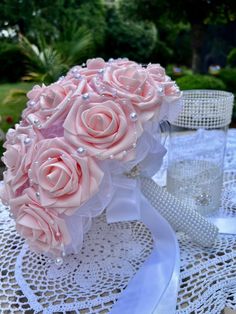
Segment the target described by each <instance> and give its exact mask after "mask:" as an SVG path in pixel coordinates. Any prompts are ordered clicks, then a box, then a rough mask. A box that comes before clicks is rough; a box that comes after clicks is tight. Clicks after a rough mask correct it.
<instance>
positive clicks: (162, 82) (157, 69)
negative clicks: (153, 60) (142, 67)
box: [147, 64, 180, 98]
mask: <svg viewBox="0 0 236 314" xmlns="http://www.w3.org/2000/svg"><path fill="white" fill-rule="evenodd" d="M147 71H148V72H149V74H150V77H151V78H152V79H153V80H154V81H155V82H156V83H157V86H158V87H157V88H158V89H159V93H160V94H161V95H162V96H177V97H178V98H179V97H180V90H179V87H178V86H177V85H176V83H175V82H174V81H171V78H170V77H169V76H167V75H166V72H165V70H164V68H162V67H161V66H160V65H159V64H149V65H148V66H147Z"/></svg>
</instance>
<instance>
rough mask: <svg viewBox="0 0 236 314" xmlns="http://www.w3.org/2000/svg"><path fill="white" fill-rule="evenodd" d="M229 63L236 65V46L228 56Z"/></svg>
mask: <svg viewBox="0 0 236 314" xmlns="http://www.w3.org/2000/svg"><path fill="white" fill-rule="evenodd" d="M227 64H228V65H230V66H232V67H235V66H236V48H233V49H232V50H231V51H230V52H229V54H228V56H227Z"/></svg>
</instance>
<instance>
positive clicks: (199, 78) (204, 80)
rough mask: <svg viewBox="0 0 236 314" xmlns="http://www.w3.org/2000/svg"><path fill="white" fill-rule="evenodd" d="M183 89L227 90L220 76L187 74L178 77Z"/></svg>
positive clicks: (179, 84) (177, 80)
mask: <svg viewBox="0 0 236 314" xmlns="http://www.w3.org/2000/svg"><path fill="white" fill-rule="evenodd" d="M176 83H177V84H178V86H179V88H180V89H181V90H186V89H219V90H225V89H226V86H225V84H224V82H223V81H222V80H220V79H218V78H215V77H211V76H209V75H200V74H195V75H186V76H183V77H180V78H178V79H176Z"/></svg>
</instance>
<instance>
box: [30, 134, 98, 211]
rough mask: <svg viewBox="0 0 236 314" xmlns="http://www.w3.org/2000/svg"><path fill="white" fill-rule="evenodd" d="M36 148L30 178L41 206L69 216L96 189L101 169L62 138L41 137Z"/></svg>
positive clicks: (91, 159)
mask: <svg viewBox="0 0 236 314" xmlns="http://www.w3.org/2000/svg"><path fill="white" fill-rule="evenodd" d="M35 151H36V152H35V156H34V159H33V160H32V167H31V172H30V177H31V179H32V180H33V183H34V184H35V186H37V187H38V193H39V195H40V196H39V197H40V203H41V204H42V206H43V207H46V208H54V209H55V210H56V211H57V212H58V213H65V214H66V215H72V214H73V213H74V212H75V211H76V210H77V209H78V208H79V207H80V206H81V205H82V204H83V203H84V202H86V201H87V200H88V199H90V198H91V197H92V196H93V195H94V194H95V193H96V192H97V191H98V189H99V185H100V183H101V181H102V178H103V172H102V171H101V169H100V168H99V167H98V165H97V164H96V163H95V161H94V160H93V158H90V157H86V156H81V155H83V154H80V152H77V151H76V149H74V148H73V147H71V146H69V145H68V144H67V143H66V142H65V140H64V139H63V138H54V139H47V140H42V141H40V142H39V143H38V144H37V145H36V147H35Z"/></svg>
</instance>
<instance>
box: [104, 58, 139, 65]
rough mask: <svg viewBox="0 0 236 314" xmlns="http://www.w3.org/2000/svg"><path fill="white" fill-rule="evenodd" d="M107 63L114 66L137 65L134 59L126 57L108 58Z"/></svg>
mask: <svg viewBox="0 0 236 314" xmlns="http://www.w3.org/2000/svg"><path fill="white" fill-rule="evenodd" d="M109 63H110V64H112V66H116V67H126V66H130V65H135V66H138V64H137V63H136V62H135V61H131V60H129V59H128V58H118V59H114V60H113V59H110V60H109Z"/></svg>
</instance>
